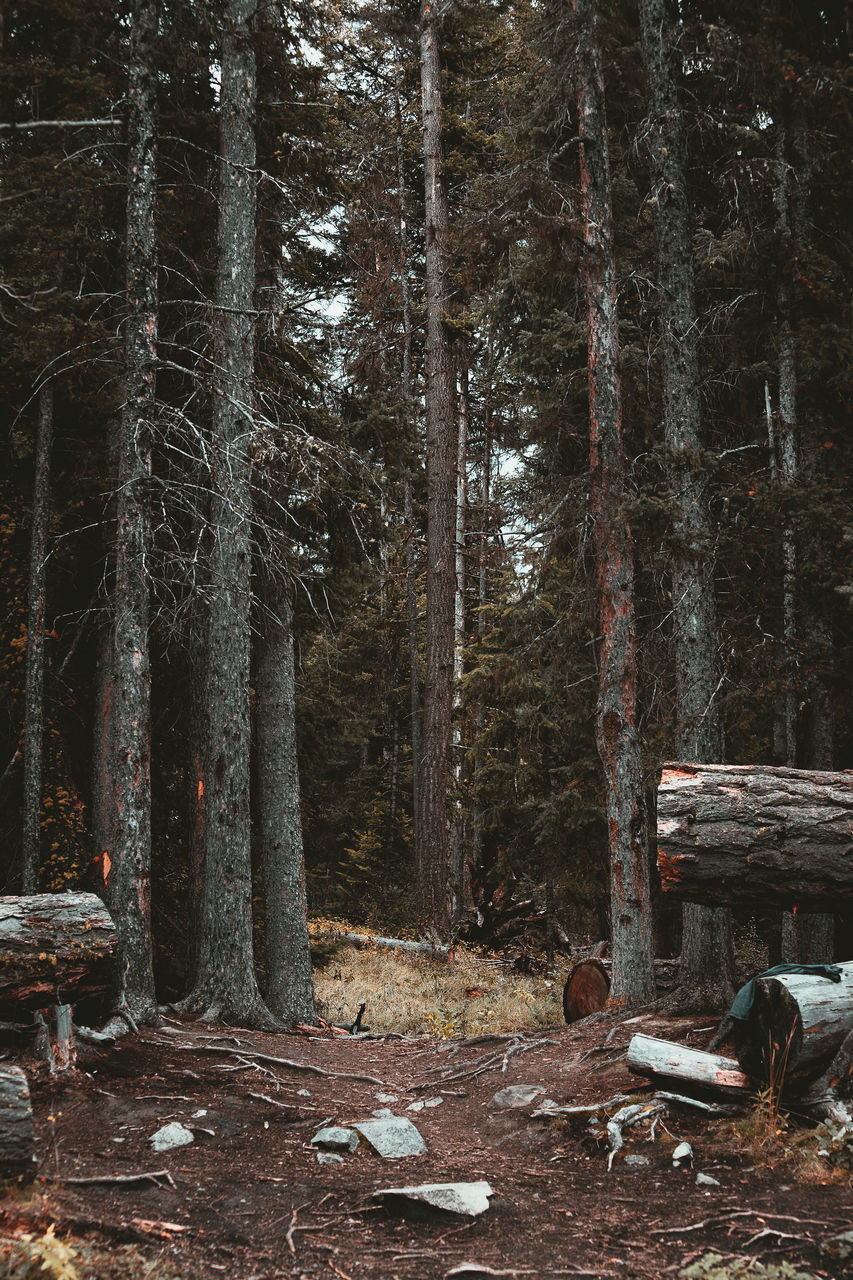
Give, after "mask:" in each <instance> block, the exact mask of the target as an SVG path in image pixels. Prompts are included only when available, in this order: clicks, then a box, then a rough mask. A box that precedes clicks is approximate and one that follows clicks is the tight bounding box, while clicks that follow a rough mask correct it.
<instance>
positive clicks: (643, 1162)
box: [622, 1152, 652, 1169]
mask: <svg viewBox="0 0 853 1280" xmlns="http://www.w3.org/2000/svg"><path fill="white" fill-rule="evenodd" d="M622 1163H623V1165H625V1166H626V1168H628V1169H645V1168H648V1166H649V1165H650V1164H651V1163H652V1162H651V1160H650V1159H649V1157H648V1156H641V1155H637V1154H636V1153H635V1152H631V1153H630V1155H627V1156H626V1157H625V1159H624V1160H623V1161H622Z"/></svg>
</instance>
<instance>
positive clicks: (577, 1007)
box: [563, 956, 610, 1022]
mask: <svg viewBox="0 0 853 1280" xmlns="http://www.w3.org/2000/svg"><path fill="white" fill-rule="evenodd" d="M609 995H610V978H609V977H608V975H607V970H606V969H605V967H604V965H603V964H602V963H601V961H600V960H598V959H597V958H596V957H594V956H590V957H589V958H588V959H586V960H579V961H578V963H577V964H576V965H575V967H574V968H573V969H572V971H571V973H570V974H569V976H568V978H567V979H566V985H565V987H564V988H563V1014H564V1016H565V1019H566V1022H577V1020H578V1019H579V1018H585V1017H587V1015H588V1014H590V1013H598V1011H599V1009H603V1008H604V1006H605V1005H606V1004H607V997H608V996H609Z"/></svg>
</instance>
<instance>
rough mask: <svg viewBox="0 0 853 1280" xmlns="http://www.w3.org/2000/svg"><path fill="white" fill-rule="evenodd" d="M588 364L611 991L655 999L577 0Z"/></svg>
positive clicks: (600, 236) (620, 485)
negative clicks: (611, 967)
mask: <svg viewBox="0 0 853 1280" xmlns="http://www.w3.org/2000/svg"><path fill="white" fill-rule="evenodd" d="M573 6H574V9H575V11H576V13H577V14H578V16H579V18H580V26H579V38H578V83H577V97H578V132H579V134H580V137H581V146H580V166H581V192H582V197H583V220H584V242H585V274H586V293H587V345H588V367H589V443H590V469H591V496H590V508H591V513H592V516H593V519H594V521H595V557H596V571H597V583H598V604H599V626H600V632H601V635H600V647H599V654H598V662H599V691H598V709H597V715H596V739H597V744H598V752H599V755H600V757H601V763H602V766H603V770H604V789H605V804H606V812H607V825H608V832H609V837H610V905H611V926H612V949H613V995H614V997H615V998H616V999H621V1000H623V1001H625V1003H627V1004H634V1003H641V1002H645V1001H649V1000H652V999H654V995H655V978H654V958H653V951H652V917H651V902H650V895H649V866H648V847H647V839H648V837H647V824H646V803H645V787H644V783H643V769H642V760H641V756H640V744H639V741H638V738H637V729H636V661H635V648H636V642H635V631H634V625H635V624H634V560H633V543H632V539H631V532H630V529H629V527H628V524H627V522H626V519H625V513H624V510H623V502H624V495H625V455H624V444H623V440H622V391H621V383H620V376H619V334H618V314H617V307H616V265H615V259H614V253H613V229H612V202H611V193H610V162H609V157H608V145H607V121H606V117H605V107H604V81H603V78H602V73H601V54H600V50H599V45H598V33H597V7H596V3H595V0H573Z"/></svg>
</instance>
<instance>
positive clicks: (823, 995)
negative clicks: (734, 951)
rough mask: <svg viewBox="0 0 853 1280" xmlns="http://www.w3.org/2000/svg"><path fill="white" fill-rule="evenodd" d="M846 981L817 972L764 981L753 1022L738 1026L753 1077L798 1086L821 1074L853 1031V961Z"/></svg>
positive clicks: (742, 1059) (740, 1053)
mask: <svg viewBox="0 0 853 1280" xmlns="http://www.w3.org/2000/svg"><path fill="white" fill-rule="evenodd" d="M838 968H839V969H840V970H841V981H840V982H832V981H830V980H829V979H828V978H825V977H821V976H819V975H818V974H814V973H803V974H800V973H790V974H787V973H786V974H778V975H776V976H774V977H772V978H771V977H765V978H758V979H757V980H756V984H755V999H754V1001H753V1005H752V1009H751V1011H750V1016H749V1018H748V1019H745V1020H743V1021H740V1020H738V1021H736V1022H735V1024H734V1025H735V1052H736V1053H737V1059H738V1062H739V1063H740V1065H741V1067H742V1068H743V1070H744V1071H745V1072H746V1073H747V1075H750V1076H753V1077H755V1078H756V1079H759V1080H770V1079H773V1080H775V1081H778V1082H781V1081H783V1080H784V1081H785V1082H786V1083H787V1084H792V1083H794V1082H796V1081H797V1080H803V1079H805V1078H807V1077H808V1076H812V1075H816V1074H817V1073H818V1072H819V1071H820V1070H821V1068H822V1067H824V1066H825V1065H826V1064H827V1063H828V1062H829V1060H830V1059H831V1058H832V1056H833V1054H834V1053H835V1052H836V1050H837V1049H838V1048H839V1046H840V1045H841V1043H842V1041H843V1040H844V1039H845V1037H846V1036H848V1035H849V1034H850V1032H851V1031H853V962H851V963H849V964H842V965H839V966H838Z"/></svg>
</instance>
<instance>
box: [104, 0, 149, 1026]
mask: <svg viewBox="0 0 853 1280" xmlns="http://www.w3.org/2000/svg"><path fill="white" fill-rule="evenodd" d="M157 10H158V5H157V0H135V3H134V6H133V9H132V11H131V27H130V40H131V46H130V59H129V76H130V83H129V88H128V104H129V117H128V167H127V308H128V315H127V322H126V329H125V394H124V404H123V406H122V412H121V422H120V426H119V444H118V478H119V482H118V490H117V493H116V519H117V534H116V578H115V634H114V641H115V656H114V663H115V686H114V697H115V702H114V706H113V719H112V727H113V732H112V742H111V745H112V761H113V786H114V792H115V799H114V806H113V819H114V827H113V840H112V844H111V846H110V848H109V849H108V854H109V856H111V858H112V864H111V867H110V869H109V874H108V875H107V877H106V887H107V897H108V903H109V906H110V910H111V911H112V913H113V917H114V919H115V921H116V925H117V928H118V963H117V965H116V978H117V997H118V999H119V1001H120V1002H122V1003H125V1004H126V1005H127V1008H128V1009H129V1011H130V1013H131V1015H132V1016H133V1018H134V1020H135V1021H136V1022H156V1021H158V1017H159V1015H158V1013H157V1005H156V1000H155V997H154V974H153V967H152V956H151V902H150V892H151V884H150V877H151V777H150V750H151V742H150V736H151V726H150V703H151V674H150V667H149V656H148V577H147V574H148V569H147V563H146V562H147V558H148V556H149V553H150V547H151V532H150V522H149V513H148V485H149V481H150V477H151V434H152V420H153V416H154V411H155V399H154V370H155V364H156V359H157V310H158V304H157V244H156V237H155V231H154V215H155V209H156V204H157V95H156V70H155V49H154V45H155V41H156V36H157Z"/></svg>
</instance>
